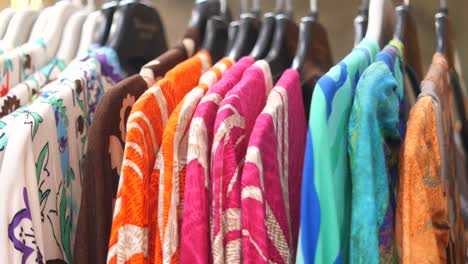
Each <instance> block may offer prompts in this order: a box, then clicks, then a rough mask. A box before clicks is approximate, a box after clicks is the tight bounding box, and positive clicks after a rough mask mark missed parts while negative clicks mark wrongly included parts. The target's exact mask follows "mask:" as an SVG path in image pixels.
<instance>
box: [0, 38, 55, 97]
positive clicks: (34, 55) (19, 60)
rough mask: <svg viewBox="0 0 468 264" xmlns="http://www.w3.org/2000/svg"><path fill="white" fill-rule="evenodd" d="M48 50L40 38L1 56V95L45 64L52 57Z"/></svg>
mask: <svg viewBox="0 0 468 264" xmlns="http://www.w3.org/2000/svg"><path fill="white" fill-rule="evenodd" d="M46 50H47V47H46V45H45V43H44V40H43V39H42V38H39V39H37V40H36V41H34V42H32V43H26V44H24V45H22V46H21V47H18V48H16V49H14V50H11V51H9V52H6V53H4V54H2V55H1V56H0V96H5V95H7V94H8V92H9V91H10V89H11V88H12V87H14V86H15V85H17V84H19V83H20V82H22V81H23V80H26V79H27V78H28V77H29V76H30V75H31V74H33V73H34V72H36V71H37V70H38V69H40V68H41V67H43V66H45V65H46V64H47V63H48V62H49V60H50V59H51V58H47V57H48V56H47V53H46Z"/></svg>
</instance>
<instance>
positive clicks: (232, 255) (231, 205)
mask: <svg viewBox="0 0 468 264" xmlns="http://www.w3.org/2000/svg"><path fill="white" fill-rule="evenodd" d="M271 88H272V78H271V72H270V67H269V65H268V63H267V62H265V61H257V62H256V63H255V64H254V65H252V66H251V67H250V68H249V69H247V71H246V72H245V73H244V75H243V76H242V79H241V81H240V82H239V83H238V84H237V85H236V86H235V87H234V88H232V90H231V91H229V92H228V93H227V94H226V97H225V98H224V100H223V101H222V103H221V105H220V108H219V110H218V114H217V116H216V122H215V127H214V139H213V146H212V150H211V155H212V156H211V157H212V159H211V168H212V176H213V210H212V214H213V225H214V230H213V236H212V252H213V261H214V263H240V262H241V255H242V250H241V212H240V210H241V203H240V202H241V196H240V195H241V190H240V187H241V177H242V175H241V172H242V168H243V165H244V159H245V154H246V151H247V145H248V141H249V137H250V133H251V132H252V128H253V126H254V123H255V119H257V116H258V114H260V112H261V111H262V109H263V107H265V103H266V98H267V96H268V93H269V92H270V90H271Z"/></svg>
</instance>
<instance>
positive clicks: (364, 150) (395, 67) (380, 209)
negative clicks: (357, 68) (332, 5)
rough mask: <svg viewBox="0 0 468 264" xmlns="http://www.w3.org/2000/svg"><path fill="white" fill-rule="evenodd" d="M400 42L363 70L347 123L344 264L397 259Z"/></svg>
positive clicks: (401, 91) (379, 55) (400, 79)
mask: <svg viewBox="0 0 468 264" xmlns="http://www.w3.org/2000/svg"><path fill="white" fill-rule="evenodd" d="M401 48H402V44H401V43H400V42H396V41H392V42H391V43H390V44H389V45H387V47H385V49H384V50H382V52H380V53H379V54H378V55H377V57H376V62H374V63H373V64H372V65H370V66H369V67H368V68H367V69H366V71H365V72H364V73H363V74H362V76H361V78H360V80H359V83H358V85H357V88H356V93H355V97H354V102H353V107H352V109H351V115H350V118H349V126H348V129H349V130H348V131H349V132H348V142H349V145H348V151H349V162H350V166H351V176H352V205H351V229H350V231H351V232H350V255H349V256H350V258H349V263H397V261H398V259H397V254H396V248H395V235H394V219H395V217H394V216H395V188H396V180H397V178H398V177H397V173H396V172H397V169H398V154H399V148H400V143H401V139H402V135H403V133H404V126H403V125H402V124H403V123H404V122H402V121H403V120H402V118H401V115H402V114H403V111H402V109H401V106H402V105H403V98H404V86H403V72H402V58H401V52H400V50H401Z"/></svg>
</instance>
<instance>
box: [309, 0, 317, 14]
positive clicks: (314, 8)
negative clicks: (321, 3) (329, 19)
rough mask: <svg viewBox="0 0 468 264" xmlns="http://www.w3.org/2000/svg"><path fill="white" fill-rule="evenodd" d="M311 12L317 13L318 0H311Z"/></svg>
mask: <svg viewBox="0 0 468 264" xmlns="http://www.w3.org/2000/svg"><path fill="white" fill-rule="evenodd" d="M310 12H311V13H312V14H315V13H317V0H310Z"/></svg>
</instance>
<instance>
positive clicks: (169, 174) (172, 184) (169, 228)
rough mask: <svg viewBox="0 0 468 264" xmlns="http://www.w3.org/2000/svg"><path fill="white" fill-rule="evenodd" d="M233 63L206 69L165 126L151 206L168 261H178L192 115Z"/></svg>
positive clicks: (221, 62)
mask: <svg viewBox="0 0 468 264" xmlns="http://www.w3.org/2000/svg"><path fill="white" fill-rule="evenodd" d="M232 64H233V62H232V60H231V59H227V58H225V59H222V60H221V61H220V62H218V63H217V64H216V65H215V66H213V67H212V68H211V69H210V71H208V72H206V73H205V74H204V75H203V76H202V77H201V78H200V83H199V85H198V86H197V87H195V88H194V89H193V90H191V91H190V92H189V93H188V94H187V95H186V96H185V97H184V99H183V100H182V101H181V102H180V103H179V104H178V105H177V107H176V109H175V110H174V111H173V112H172V114H171V116H170V117H169V121H168V123H167V126H166V128H165V129H164V134H163V138H162V145H161V148H160V150H159V153H158V157H157V161H156V165H155V169H154V171H153V174H152V175H151V187H150V188H158V187H159V198H158V204H157V207H155V208H153V207H151V208H150V211H151V212H157V213H158V218H157V219H158V221H157V225H158V228H157V229H158V230H160V232H161V233H160V241H161V247H162V259H163V263H165V264H169V263H178V262H179V237H180V235H179V230H180V221H181V214H182V209H183V207H182V206H183V194H184V182H185V168H186V166H187V148H188V130H189V125H190V122H191V120H192V115H193V113H194V112H195V109H196V108H197V106H198V103H199V102H200V100H201V99H202V98H203V95H204V94H205V92H206V91H207V90H208V89H209V88H210V87H212V86H213V85H214V84H215V83H216V82H217V81H218V80H219V79H220V78H221V77H222V74H223V73H224V72H225V71H226V70H227V69H228V68H229V67H231V65H232ZM158 179H159V182H158ZM152 219H153V218H152ZM152 224H153V223H152ZM156 258H158V256H156Z"/></svg>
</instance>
